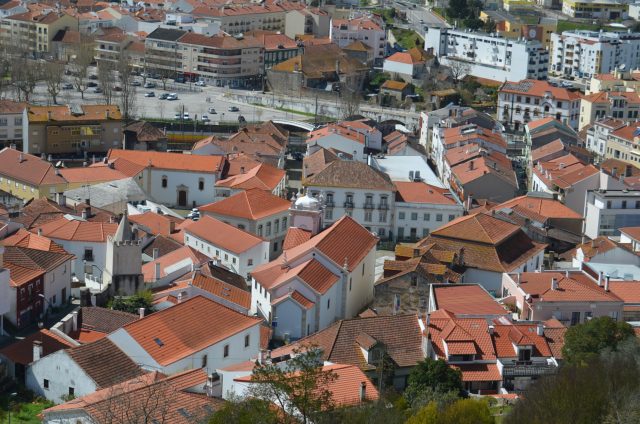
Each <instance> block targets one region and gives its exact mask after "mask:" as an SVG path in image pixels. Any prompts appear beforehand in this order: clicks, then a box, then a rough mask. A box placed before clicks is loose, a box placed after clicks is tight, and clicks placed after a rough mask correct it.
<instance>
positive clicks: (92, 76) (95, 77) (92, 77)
mask: <svg viewBox="0 0 640 424" xmlns="http://www.w3.org/2000/svg"><path fill="white" fill-rule="evenodd" d="M89 79H90V80H97V79H98V76H97V75H94V74H91V75H89Z"/></svg>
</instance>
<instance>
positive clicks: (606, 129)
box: [585, 118, 626, 160]
mask: <svg viewBox="0 0 640 424" xmlns="http://www.w3.org/2000/svg"><path fill="white" fill-rule="evenodd" d="M625 126H626V123H625V122H624V121H622V120H619V119H613V118H604V119H600V120H598V121H595V122H593V125H591V127H590V128H589V129H587V140H586V144H585V147H586V148H587V150H589V151H590V152H592V153H594V154H595V155H596V158H599V159H600V160H602V159H603V158H604V157H605V155H606V154H607V153H608V151H607V141H608V140H609V135H611V134H613V132H615V131H617V130H618V129H620V128H623V127H625Z"/></svg>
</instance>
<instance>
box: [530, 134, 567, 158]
mask: <svg viewBox="0 0 640 424" xmlns="http://www.w3.org/2000/svg"><path fill="white" fill-rule="evenodd" d="M564 148H565V147H564V143H563V142H562V140H560V139H559V138H558V139H557V140H554V141H552V142H551V143H547V144H545V145H544V146H542V147H538V148H537V149H533V150H532V151H531V161H532V162H533V164H535V163H536V162H538V161H539V160H545V159H546V157H548V156H551V155H553V154H554V153H559V152H562V151H564Z"/></svg>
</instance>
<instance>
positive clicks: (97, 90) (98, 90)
mask: <svg viewBox="0 0 640 424" xmlns="http://www.w3.org/2000/svg"><path fill="white" fill-rule="evenodd" d="M93 92H94V93H102V88H100V87H96V88H94V89H93Z"/></svg>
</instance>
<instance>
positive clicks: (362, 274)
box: [362, 264, 364, 275]
mask: <svg viewBox="0 0 640 424" xmlns="http://www.w3.org/2000/svg"><path fill="white" fill-rule="evenodd" d="M362 275H364V264H362Z"/></svg>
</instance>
